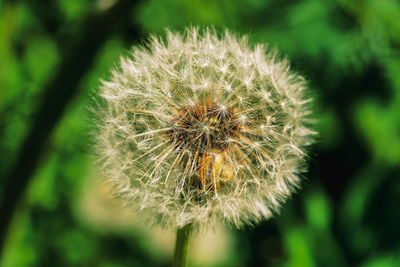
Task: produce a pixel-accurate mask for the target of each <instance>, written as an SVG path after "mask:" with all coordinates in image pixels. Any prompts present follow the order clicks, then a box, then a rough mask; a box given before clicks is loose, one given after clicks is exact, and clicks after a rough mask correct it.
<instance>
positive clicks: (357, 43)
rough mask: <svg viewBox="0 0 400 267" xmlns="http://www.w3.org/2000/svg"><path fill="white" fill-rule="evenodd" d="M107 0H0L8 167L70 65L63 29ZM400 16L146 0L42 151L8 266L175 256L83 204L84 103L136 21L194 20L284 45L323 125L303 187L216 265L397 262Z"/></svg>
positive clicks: (0, 92) (349, 3)
mask: <svg viewBox="0 0 400 267" xmlns="http://www.w3.org/2000/svg"><path fill="white" fill-rule="evenodd" d="M108 2H110V1H106V0H98V1H91V0H90V1H89V0H73V1H71V0H57V1H43V2H41V1H22V0H21V1H3V2H0V70H1V71H0V151H1V160H0V176H1V177H4V176H5V175H6V174H7V172H8V171H9V169H10V168H11V166H13V164H14V161H15V159H16V156H17V153H18V148H19V146H20V144H21V141H22V140H23V139H24V138H25V137H26V134H27V133H28V130H29V128H30V127H31V121H32V116H33V114H34V110H35V109H36V108H37V106H38V105H40V103H41V99H42V89H43V87H44V85H45V84H46V83H47V82H48V80H49V79H50V77H52V75H54V73H55V70H57V68H58V67H59V66H60V64H62V62H60V53H61V52H62V51H61V50H62V49H61V47H62V42H63V40H62V38H61V37H62V36H63V34H65V33H66V32H67V33H73V32H75V31H76V29H77V28H78V27H79V26H80V24H81V23H83V21H84V20H82V18H83V17H85V16H87V14H88V13H90V12H93V10H96V9H101V8H106V7H107V5H108V4H109V3H108ZM111 2H112V1H111ZM399 17H400V2H399V1H397V0H293V1H278V0H249V1H240V0H218V1H211V0H207V1H200V0H195V1H185V0H148V1H141V2H140V3H139V4H138V6H137V7H136V8H135V10H133V12H132V17H131V19H130V20H129V22H128V23H130V25H126V29H127V30H126V32H120V33H118V34H115V35H114V36H113V37H112V38H110V39H109V40H108V41H107V42H106V44H105V45H104V46H103V47H102V49H101V51H100V53H99V54H98V55H97V57H96V61H95V64H94V65H93V66H92V68H91V69H90V70H89V71H88V72H87V73H85V75H84V78H83V79H82V81H81V83H80V85H79V87H80V90H79V94H78V95H76V96H75V98H74V99H73V100H72V101H71V102H69V103H68V106H67V108H66V110H65V112H64V114H63V117H62V118H61V120H60V121H59V123H58V124H57V128H56V129H55V131H54V133H53V134H52V135H51V138H50V140H48V142H47V143H46V146H45V147H44V151H42V152H41V151H38V153H37V156H38V157H39V156H40V157H41V158H40V164H39V166H38V168H37V170H36V172H35V175H34V177H33V178H32V179H31V183H30V184H29V188H28V189H27V191H26V195H25V197H24V199H22V200H21V203H20V205H19V206H18V210H17V212H16V215H15V217H14V219H13V222H12V225H11V228H10V230H9V234H8V238H7V242H6V247H5V250H4V253H3V258H2V259H1V261H0V264H1V266H5V267H9V266H11V267H13V266H103V267H106V266H107V267H111V266H112V267H117V266H168V264H169V261H170V259H169V257H168V253H165V252H162V251H161V250H159V249H160V248H159V247H154V246H153V245H152V244H151V243H146V240H147V238H148V235H150V234H148V233H147V234H142V233H141V231H142V230H140V229H137V228H135V227H128V228H124V227H121V229H117V230H115V229H114V230H110V229H109V228H107V227H103V228H102V227H96V226H94V225H93V221H96V218H85V216H84V215H82V212H79V210H80V209H81V206H82V203H81V202H82V199H83V198H84V197H83V196H84V195H85V194H90V193H88V190H87V187H88V182H87V181H88V180H90V177H91V176H95V174H93V171H92V160H91V158H90V154H91V152H92V148H91V140H90V132H91V131H92V129H93V121H92V119H91V115H90V112H88V107H89V106H90V105H91V104H93V100H92V98H93V97H94V98H95V97H96V88H97V87H98V86H99V83H100V80H101V79H107V77H109V69H110V68H112V67H114V66H115V65H116V64H117V62H118V60H119V56H120V55H121V54H125V55H126V54H127V51H128V50H129V48H130V46H131V45H133V44H132V43H131V42H130V30H131V28H130V27H136V28H140V29H141V31H142V32H143V36H144V38H146V36H147V34H148V33H156V34H159V33H162V32H163V30H164V28H165V27H168V28H170V29H173V30H182V29H183V28H184V27H186V26H188V25H202V26H214V27H216V28H217V29H223V28H225V27H226V28H229V29H232V30H234V31H237V32H238V33H241V34H249V39H250V40H251V41H254V42H266V43H268V44H269V46H270V47H277V48H278V49H279V50H280V51H282V53H283V54H284V55H287V57H288V58H289V59H290V60H291V62H292V67H293V69H295V70H296V71H298V72H299V73H302V74H304V75H305V76H306V77H307V79H308V81H309V85H310V87H311V89H312V91H313V94H314V95H315V98H316V107H315V118H316V119H317V120H318V124H317V126H316V127H317V130H318V131H319V133H320V136H319V137H318V139H319V140H318V144H317V145H315V146H314V147H313V148H312V155H311V157H310V171H309V173H307V174H305V175H304V176H305V180H304V182H303V189H302V190H301V191H300V192H299V193H298V194H297V195H296V196H294V197H293V199H291V200H290V201H289V202H288V203H287V204H286V205H285V207H284V209H283V211H282V214H280V215H279V216H277V217H276V219H274V220H271V221H269V222H264V223H261V224H260V225H258V226H256V227H254V228H248V229H244V230H240V231H231V232H229V233H228V234H229V236H230V239H229V240H231V241H230V242H231V243H232V245H230V246H227V248H228V249H227V251H225V255H224V257H220V259H218V256H214V257H216V259H215V261H213V262H215V264H214V266H302V267H303V266H368V267H375V266H379V267H381V266H382V267H385V266H400V227H399V225H400V212H399V207H398V206H399V204H400V179H399V178H400V19H399ZM76 38H82V36H77V37H76ZM77 64H79V58H77ZM43 120H46V118H43ZM2 182H3V180H1V181H0V183H2ZM0 185H1V184H0ZM89 187H92V185H91V184H90V183H89ZM89 191H90V190H89ZM2 194H4V192H3V188H2V189H0V196H1V195H2ZM0 200H1V198H0ZM99 205H100V204H99ZM88 214H89V215H87V216H91V215H90V214H91V213H90V212H88ZM111 228H112V227H111ZM159 235H162V234H159ZM173 242H174V240H173V238H170V240H168V243H170V244H173ZM211 262H212V261H211ZM192 264H193V266H202V265H201V263H196V262H192ZM211 265H212V264H211Z"/></svg>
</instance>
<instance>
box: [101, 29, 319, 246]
mask: <svg viewBox="0 0 400 267" xmlns="http://www.w3.org/2000/svg"><path fill="white" fill-rule="evenodd" d="M266 51H267V49H266V47H265V46H264V45H255V46H252V45H250V44H249V43H248V41H247V38H246V37H237V36H235V35H233V34H231V33H229V32H228V31H226V32H225V33H224V34H221V35H217V34H216V33H215V31H214V30H210V29H205V30H203V31H201V30H199V29H197V28H190V29H187V30H186V32H185V33H184V34H180V33H172V32H169V31H168V32H167V34H166V38H165V39H161V38H157V37H152V38H151V40H150V42H149V44H148V46H146V47H134V48H133V50H132V52H131V55H130V57H128V58H122V59H121V64H120V67H119V68H117V69H116V70H114V72H113V75H112V78H111V81H109V82H104V83H103V86H102V87H101V90H100V94H101V97H102V99H103V100H104V105H103V107H102V108H100V110H99V112H100V124H99V132H98V135H97V149H98V155H99V156H100V158H101V162H102V170H103V172H104V173H105V175H106V176H107V177H108V179H110V181H112V182H113V184H114V185H115V186H116V188H117V190H116V191H117V193H116V195H117V197H119V198H121V199H123V200H125V201H126V203H128V204H129V203H136V204H135V206H136V205H138V206H139V212H141V214H143V216H142V217H143V219H144V220H146V221H147V222H149V223H150V224H153V225H161V226H163V227H173V228H180V229H184V231H187V229H188V227H187V226H188V225H190V228H191V227H193V228H195V229H207V228H212V227H213V226H215V225H216V224H217V223H219V222H222V223H224V222H226V223H230V224H233V225H234V226H236V227H242V226H243V225H246V224H254V223H257V222H258V221H260V220H262V219H268V218H270V217H271V216H273V214H275V213H276V212H278V211H279V208H280V206H281V204H282V203H283V201H285V200H286V199H287V198H288V197H289V196H290V195H291V193H292V192H294V191H295V190H296V189H297V188H298V187H299V182H300V179H299V174H301V173H302V172H303V171H304V159H305V157H306V151H305V148H306V147H307V146H308V145H309V144H311V143H312V141H313V136H314V134H315V133H314V132H313V131H312V130H311V129H310V125H311V124H312V120H311V118H310V114H311V111H310V100H311V99H310V98H308V97H307V96H306V94H307V89H306V85H305V82H304V79H303V78H302V77H301V76H299V75H297V74H295V73H293V72H291V71H290V70H289V67H288V63H287V61H286V60H282V59H280V58H279V56H278V54H277V53H276V52H274V51H272V52H268V53H266ZM185 227H186V228H185ZM182 233H183V236H184V234H185V233H184V232H181V234H182ZM178 239H179V234H178Z"/></svg>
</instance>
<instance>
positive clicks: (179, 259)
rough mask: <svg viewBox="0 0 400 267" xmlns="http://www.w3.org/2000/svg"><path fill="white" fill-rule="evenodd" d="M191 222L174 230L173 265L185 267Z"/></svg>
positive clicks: (191, 227) (174, 266)
mask: <svg viewBox="0 0 400 267" xmlns="http://www.w3.org/2000/svg"><path fill="white" fill-rule="evenodd" d="M192 229H193V226H192V224H187V225H185V226H183V227H182V228H178V230H176V243H175V255H174V264H173V267H185V266H186V258H187V252H188V250H189V238H190V234H191V233H192Z"/></svg>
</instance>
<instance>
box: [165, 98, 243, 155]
mask: <svg viewBox="0 0 400 267" xmlns="http://www.w3.org/2000/svg"><path fill="white" fill-rule="evenodd" d="M171 128H172V129H171V130H170V131H169V132H168V135H169V138H170V142H171V144H172V145H173V146H174V147H175V148H176V149H177V150H189V151H190V152H193V153H194V154H197V153H198V154H204V153H209V152H211V151H213V152H215V151H217V152H218V151H224V150H225V149H226V148H227V147H228V146H229V143H230V140H231V139H232V138H235V137H237V136H238V135H239V134H238V130H239V128H240V124H239V121H238V119H237V117H236V115H235V112H234V110H233V109H231V108H226V107H223V106H219V105H217V104H215V103H213V102H206V103H201V104H198V105H190V106H189V105H187V106H184V107H182V108H180V109H179V111H178V114H177V116H176V117H175V118H174V119H173V120H172V125H171Z"/></svg>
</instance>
